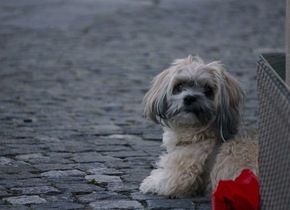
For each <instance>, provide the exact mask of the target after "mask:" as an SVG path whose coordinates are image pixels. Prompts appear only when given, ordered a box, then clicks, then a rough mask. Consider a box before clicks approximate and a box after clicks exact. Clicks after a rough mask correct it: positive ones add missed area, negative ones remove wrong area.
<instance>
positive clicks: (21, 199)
mask: <svg viewBox="0 0 290 210" xmlns="http://www.w3.org/2000/svg"><path fill="white" fill-rule="evenodd" d="M3 200H4V201H6V202H8V203H11V204H13V205H19V204H34V203H46V202H47V201H46V200H45V199H43V198H41V197H39V196H37V195H31V196H26V195H23V196H17V197H8V198H4V199H3Z"/></svg>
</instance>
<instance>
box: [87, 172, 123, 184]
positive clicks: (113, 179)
mask: <svg viewBox="0 0 290 210" xmlns="http://www.w3.org/2000/svg"><path fill="white" fill-rule="evenodd" d="M85 179H86V180H88V181H93V180H94V181H96V182H97V183H99V184H102V183H111V182H113V183H115V182H117V183H121V182H122V180H121V179H120V177H119V176H109V175H101V174H97V175H87V176H85Z"/></svg>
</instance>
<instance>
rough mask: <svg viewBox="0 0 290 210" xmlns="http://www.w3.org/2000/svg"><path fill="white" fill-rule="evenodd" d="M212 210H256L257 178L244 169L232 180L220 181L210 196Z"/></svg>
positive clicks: (257, 205)
mask: <svg viewBox="0 0 290 210" xmlns="http://www.w3.org/2000/svg"><path fill="white" fill-rule="evenodd" d="M212 209H213V210H258V209H259V182H258V178H257V176H256V175H255V174H254V173H253V172H252V171H250V170H248V169H244V170H243V171H242V172H241V174H240V175H239V176H238V177H237V178H236V179H235V180H234V181H233V180H220V181H219V183H218V185H217V187H216V189H215V191H214V192H213V194H212Z"/></svg>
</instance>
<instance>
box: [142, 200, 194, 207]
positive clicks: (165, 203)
mask: <svg viewBox="0 0 290 210" xmlns="http://www.w3.org/2000/svg"><path fill="white" fill-rule="evenodd" d="M147 205H148V208H149V209H195V207H194V203H193V202H192V200H191V199H166V200H160V199H154V200H147Z"/></svg>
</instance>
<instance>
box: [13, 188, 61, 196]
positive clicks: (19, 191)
mask: <svg viewBox="0 0 290 210" xmlns="http://www.w3.org/2000/svg"><path fill="white" fill-rule="evenodd" d="M10 190H11V191H13V192H14V193H17V194H25V195H38V194H39V195H40V194H48V193H60V191H59V190H58V189H56V188H54V187H51V186H37V187H22V188H11V189H10Z"/></svg>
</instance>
